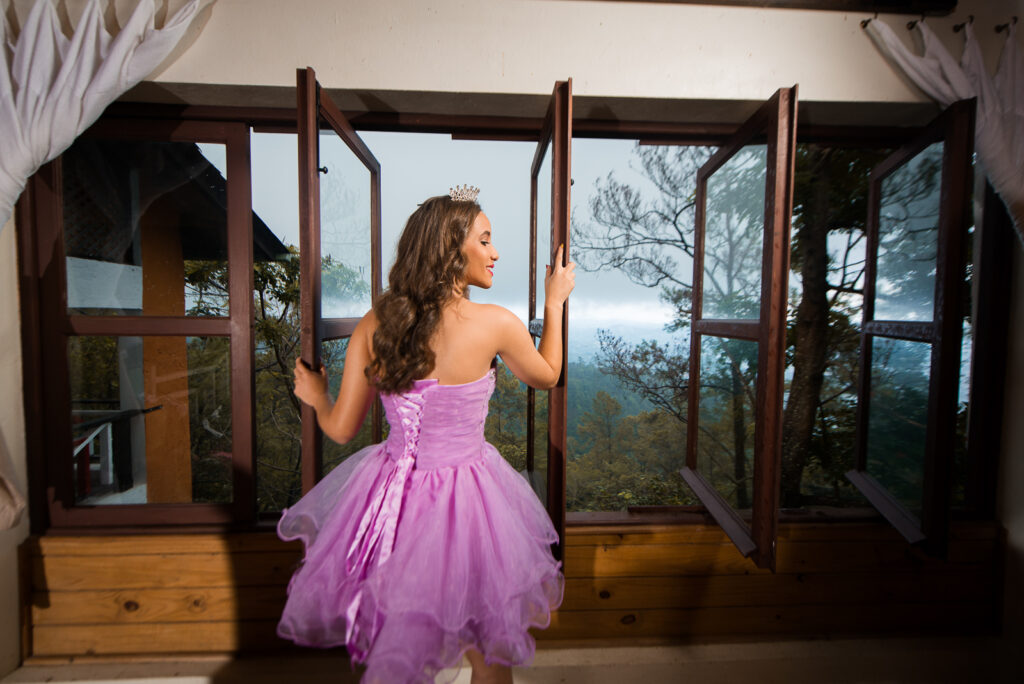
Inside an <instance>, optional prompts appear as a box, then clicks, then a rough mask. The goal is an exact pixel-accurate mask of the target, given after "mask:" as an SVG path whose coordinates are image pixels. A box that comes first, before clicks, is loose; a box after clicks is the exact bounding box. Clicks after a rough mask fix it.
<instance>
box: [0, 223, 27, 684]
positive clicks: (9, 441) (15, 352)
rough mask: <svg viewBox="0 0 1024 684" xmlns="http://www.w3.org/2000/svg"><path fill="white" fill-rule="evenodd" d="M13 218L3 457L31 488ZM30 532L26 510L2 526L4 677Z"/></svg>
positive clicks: (5, 278) (6, 274) (2, 250)
mask: <svg viewBox="0 0 1024 684" xmlns="http://www.w3.org/2000/svg"><path fill="white" fill-rule="evenodd" d="M17 263H18V262H17V257H16V252H15V240H14V220H13V219H12V220H11V221H9V222H8V223H7V225H6V226H4V228H3V230H2V232H0V350H2V353H0V387H2V388H4V391H2V392H0V459H4V458H9V459H10V461H11V462H12V463H13V465H14V475H15V478H16V480H17V482H16V485H17V486H18V487H20V488H21V491H22V493H24V492H25V491H27V482H28V478H27V476H26V472H25V420H24V412H23V409H22V401H21V391H20V389H21V328H20V323H19V319H18V278H17V276H18V269H17ZM26 536H28V515H25V516H24V517H23V518H22V521H21V523H20V524H19V525H18V527H16V528H15V529H13V530H0V677H2V676H3V675H4V674H6V673H8V672H10V671H11V670H13V669H14V668H15V667H17V665H18V660H19V657H20V654H19V651H20V648H21V646H20V643H21V638H20V630H21V627H20V623H19V618H18V553H17V550H18V544H20V543H21V542H22V540H24V539H25V537H26Z"/></svg>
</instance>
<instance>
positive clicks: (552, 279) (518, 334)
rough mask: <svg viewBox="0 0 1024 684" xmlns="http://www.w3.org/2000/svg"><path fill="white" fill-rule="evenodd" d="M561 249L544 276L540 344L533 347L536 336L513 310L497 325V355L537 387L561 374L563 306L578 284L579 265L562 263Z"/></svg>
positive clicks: (551, 384)
mask: <svg viewBox="0 0 1024 684" xmlns="http://www.w3.org/2000/svg"><path fill="white" fill-rule="evenodd" d="M563 249H564V248H563V247H559V248H558V254H557V255H556V256H555V266H554V268H552V267H551V266H548V267H547V274H546V276H545V278H544V331H543V332H542V333H541V336H540V344H539V345H537V347H534V346H533V338H532V337H530V333H529V331H528V330H527V329H526V326H524V325H523V322H522V321H520V320H519V319H518V318H517V317H516V316H515V315H514V314H513V313H512V312H510V311H508V310H506V309H502V311H504V312H505V313H504V314H503V315H502V320H501V323H500V325H499V326H498V331H499V340H498V354H500V355H501V358H502V360H503V361H504V362H505V365H506V366H508V368H509V370H510V371H512V373H513V374H514V375H515V376H516V377H517V378H519V379H520V380H522V381H523V382H525V383H526V384H527V385H529V386H530V387H533V388H535V389H550V388H552V387H554V386H555V384H556V383H557V382H558V378H559V377H560V376H561V374H562V307H563V305H564V304H565V300H566V299H568V298H569V293H570V292H572V289H573V287H574V286H575V283H576V274H575V273H574V270H575V268H576V264H574V263H573V262H571V261H570V262H569V263H568V264H566V265H565V266H563V265H562V250H563Z"/></svg>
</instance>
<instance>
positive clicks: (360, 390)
mask: <svg viewBox="0 0 1024 684" xmlns="http://www.w3.org/2000/svg"><path fill="white" fill-rule="evenodd" d="M376 328H377V318H376V316H374V314H373V312H372V311H371V312H369V313H368V314H366V315H365V316H363V318H362V320H360V321H359V323H358V324H357V325H356V329H355V330H354V331H353V332H352V337H350V338H349V343H348V349H347V351H346V352H345V370H344V372H343V373H342V376H341V389H340V390H339V391H338V399H337V400H336V401H331V397H330V395H329V394H328V393H327V373H326V371H325V370H324V369H323V368H321V369H320V372H314V371H311V370H309V369H308V368H306V367H305V366H304V365H303V364H302V362H301V361H300V360H299V359H296V360H295V396H297V397H298V398H299V399H301V400H302V401H304V402H306V403H307V404H309V405H310V406H312V407H313V408H314V409H315V410H316V419H317V423H319V424H320V429H321V430H323V431H324V434H325V435H327V436H328V437H330V438H331V439H333V440H334V441H335V442H338V443H339V444H344V443H346V442H348V441H350V440H352V439H353V438H354V437H355V436H356V435H357V434H358V433H359V428H360V427H361V426H362V424H363V419H365V418H366V413H367V412H368V411H369V410H370V406H371V405H372V404H373V399H374V397H375V396H376V388H374V386H373V385H371V384H370V381H369V380H368V379H367V377H366V373H365V372H363V371H364V369H365V368H366V367H367V366H368V365H370V349H371V347H372V344H373V331H374V330H375V329H376Z"/></svg>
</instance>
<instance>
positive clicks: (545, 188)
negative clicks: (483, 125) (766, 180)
mask: <svg viewBox="0 0 1024 684" xmlns="http://www.w3.org/2000/svg"><path fill="white" fill-rule="evenodd" d="M360 136H361V137H362V138H363V139H364V140H365V141H366V144H367V145H368V146H369V148H370V149H371V150H372V151H373V154H374V156H376V158H377V160H378V161H379V162H380V165H381V193H382V201H381V205H382V206H381V214H382V229H381V232H382V242H383V261H384V284H385V287H386V285H387V273H388V270H389V269H390V267H391V263H392V260H393V256H394V245H395V242H396V240H397V239H398V235H399V234H400V232H401V230H402V228H403V227H404V225H405V221H406V219H407V218H408V216H409V214H411V213H412V212H413V211H414V210H415V208H416V206H417V204H418V203H419V202H421V201H423V200H424V199H426V198H427V197H430V196H433V195H438V194H445V193H447V192H448V189H449V188H450V187H452V186H455V185H462V184H466V183H468V184H470V185H475V186H477V187H479V188H481V192H480V197H479V201H480V204H481V206H483V208H484V212H485V213H486V214H487V216H488V218H489V219H490V221H491V225H492V232H493V240H494V245H495V247H496V248H497V249H498V251H499V253H500V255H501V257H500V259H499V261H498V264H497V267H496V269H495V278H494V286H493V287H492V288H491V289H490V290H487V291H483V290H474V291H473V292H472V294H471V296H472V297H473V299H474V300H475V301H481V302H494V303H497V304H501V305H503V306H506V307H508V308H510V309H511V310H512V311H514V312H515V313H516V314H517V315H518V316H519V317H520V318H523V319H525V318H526V313H527V312H526V307H527V296H528V290H527V288H528V273H529V271H528V269H529V261H528V254H527V250H528V246H529V225H530V224H529V208H530V207H529V204H530V202H529V199H530V165H531V163H532V160H533V155H534V150H535V148H536V144H535V143H529V142H488V141H463V140H452V139H451V137H450V136H447V135H440V134H419V133H376V132H364V133H361V134H360ZM634 146H635V143H633V142H632V141H621V140H587V139H576V140H573V150H572V155H573V156H572V163H573V168H572V176H573V180H574V185H573V188H572V207H573V221H574V223H575V224H580V223H583V222H585V221H587V220H589V217H590V209H589V200H590V196H591V195H592V194H593V192H594V183H595V181H596V180H597V179H598V178H603V177H604V176H606V175H607V174H608V172H609V171H612V170H614V171H615V173H616V175H617V176H618V177H619V178H620V179H622V180H629V181H630V182H633V183H636V184H638V185H641V186H644V185H646V181H645V180H643V179H642V177H641V176H640V174H638V173H637V172H636V171H635V170H633V169H632V166H631V158H632V154H633V148H634ZM202 147H203V149H204V152H206V153H207V155H208V156H209V157H210V160H211V162H213V163H214V164H215V165H217V166H218V167H221V166H222V161H221V160H219V159H217V155H215V154H214V150H212V149H208V147H207V146H205V145H204V146H202ZM320 163H321V165H322V166H326V167H328V173H327V174H326V175H321V193H322V197H321V203H322V206H323V207H324V210H323V212H322V213H323V215H324V216H325V217H326V216H327V215H328V214H330V215H331V216H333V217H335V218H336V219H337V221H336V222H337V223H338V224H339V226H340V227H335V228H334V229H332V228H331V227H330V226H328V225H325V226H324V227H323V229H322V231H323V235H322V239H323V241H324V252H325V253H332V252H333V253H335V254H337V255H338V256H342V255H343V254H344V255H346V256H345V257H344V258H345V261H346V263H347V264H350V265H354V266H355V267H358V266H360V265H362V262H365V264H366V265H368V264H369V243H368V242H367V241H365V240H362V239H361V238H360V237H358V236H361V235H365V228H363V227H362V226H366V225H368V224H369V191H368V187H369V180H368V179H369V174H368V172H367V171H366V170H365V169H364V168H362V166H361V165H360V164H359V163H358V161H356V160H355V157H354V155H352V154H351V152H349V151H348V149H347V148H346V147H345V146H344V144H343V143H341V142H340V141H339V140H338V139H336V138H334V137H333V135H330V134H324V135H323V136H322V137H321V159H320ZM297 168H298V162H297V158H296V140H295V136H294V135H285V134H260V133H257V134H253V136H252V175H253V207H254V209H255V210H256V213H257V214H259V216H260V217H261V218H262V219H263V221H264V222H265V223H266V224H267V225H268V226H269V227H270V229H271V230H272V231H273V232H274V233H275V234H276V235H277V237H278V238H279V239H280V240H281V241H282V242H284V243H285V244H296V245H297V244H298V184H297V174H298V171H297ZM222 171H223V169H222ZM541 177H542V179H550V154H549V155H548V159H547V160H545V164H544V167H543V169H542V171H541ZM539 185H540V189H541V190H540V200H539V203H538V204H539V207H541V209H540V210H539V211H538V214H539V226H538V233H539V239H538V243H539V244H538V251H539V254H540V255H539V256H538V280H540V281H541V284H540V286H539V289H538V304H540V303H541V302H542V301H543V299H542V297H543V289H542V279H543V265H544V264H546V263H547V261H548V260H547V258H546V257H545V254H546V253H547V250H548V249H549V245H548V238H547V236H548V234H549V231H550V209H549V207H550V180H547V181H546V182H545V181H543V180H542V182H541V183H540V184H539ZM647 187H651V186H649V185H647ZM332 239H335V241H334V242H333V243H332ZM359 242H361V243H362V244H359ZM332 245H333V247H332ZM353 254H355V255H357V256H355V257H353V256H352V255H353ZM577 273H578V275H577V280H576V289H575V291H574V292H573V294H572V297H571V299H570V309H569V310H570V317H571V318H570V345H571V347H572V348H571V350H570V356H571V357H575V356H583V357H589V356H591V355H592V354H593V352H594V351H595V350H596V346H597V345H596V341H595V332H596V330H597V329H598V328H609V327H616V328H618V329H619V330H620V332H621V334H623V335H624V336H625V337H627V338H629V339H635V340H639V339H640V338H658V339H666V338H667V335H666V334H665V333H664V332H663V331H662V326H663V325H664V323H665V322H666V321H667V320H668V319H669V317H670V314H671V312H670V310H669V308H668V307H666V306H665V305H664V304H662V303H661V302H660V301H659V300H658V296H657V291H656V290H653V289H649V288H645V287H642V286H639V285H636V284H634V283H632V282H630V281H629V279H628V278H626V277H625V276H623V275H622V274H620V273H618V272H607V271H605V272H600V273H588V272H583V271H579V270H578V272H577ZM327 306H328V305H327V304H325V308H326V307H327ZM362 306H363V305H362V304H351V305H350V307H351V308H352V309H353V310H352V311H347V310H345V311H341V310H340V309H339V310H338V312H336V313H333V315H358V313H359V312H358V311H356V310H355V309H358V308H360V307H362ZM325 315H330V314H328V312H327V311H325Z"/></svg>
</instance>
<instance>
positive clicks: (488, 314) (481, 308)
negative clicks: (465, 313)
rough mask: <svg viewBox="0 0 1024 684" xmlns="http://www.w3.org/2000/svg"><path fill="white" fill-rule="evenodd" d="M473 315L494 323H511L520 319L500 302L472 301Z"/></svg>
mask: <svg viewBox="0 0 1024 684" xmlns="http://www.w3.org/2000/svg"><path fill="white" fill-rule="evenodd" d="M471 306H472V309H471V315H472V316H474V317H476V318H479V319H480V320H481V321H483V322H486V323H490V324H493V325H510V324H512V323H515V322H521V321H519V317H518V316H516V315H515V314H514V313H512V312H511V311H509V310H508V309H506V308H505V307H503V306H501V305H500V304H478V303H476V302H472V303H471Z"/></svg>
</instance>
